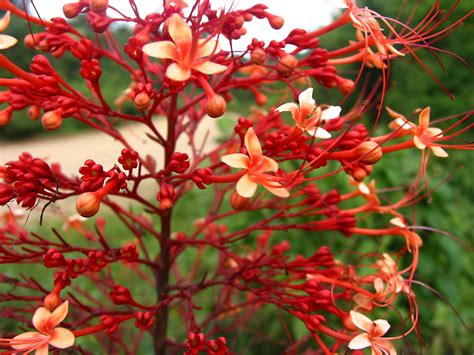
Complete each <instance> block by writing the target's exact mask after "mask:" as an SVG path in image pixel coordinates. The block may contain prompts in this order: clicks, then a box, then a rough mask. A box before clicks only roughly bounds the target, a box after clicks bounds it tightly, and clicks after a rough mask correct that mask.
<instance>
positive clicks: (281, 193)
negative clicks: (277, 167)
mask: <svg viewBox="0 0 474 355" xmlns="http://www.w3.org/2000/svg"><path fill="white" fill-rule="evenodd" d="M278 185H280V183H279V182H275V181H272V182H271V183H270V185H266V184H264V185H263V187H264V188H266V189H267V190H268V191H270V192H271V193H272V194H274V195H275V196H278V197H283V198H286V197H289V196H290V193H289V192H288V190H287V189H285V188H284V187H277V186H278Z"/></svg>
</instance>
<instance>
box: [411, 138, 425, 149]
mask: <svg viewBox="0 0 474 355" xmlns="http://www.w3.org/2000/svg"><path fill="white" fill-rule="evenodd" d="M413 144H414V145H415V147H417V148H418V149H421V150H423V149H425V148H426V144H425V143H423V142H422V141H421V140H420V138H419V137H418V136H414V137H413Z"/></svg>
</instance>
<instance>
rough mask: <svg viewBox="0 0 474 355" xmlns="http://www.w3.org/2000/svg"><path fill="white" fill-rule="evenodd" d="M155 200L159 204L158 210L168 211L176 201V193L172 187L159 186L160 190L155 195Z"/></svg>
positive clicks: (167, 185)
mask: <svg viewBox="0 0 474 355" xmlns="http://www.w3.org/2000/svg"><path fill="white" fill-rule="evenodd" d="M156 199H157V200H158V201H159V202H160V209H162V210H169V209H170V208H172V207H173V203H174V201H175V200H176V192H175V191H174V186H173V185H169V184H165V183H163V184H161V189H160V191H159V192H158V194H157V195H156Z"/></svg>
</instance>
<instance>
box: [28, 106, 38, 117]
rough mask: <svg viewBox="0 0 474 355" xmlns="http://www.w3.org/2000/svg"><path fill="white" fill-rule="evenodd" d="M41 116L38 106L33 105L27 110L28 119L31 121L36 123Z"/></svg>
mask: <svg viewBox="0 0 474 355" xmlns="http://www.w3.org/2000/svg"><path fill="white" fill-rule="evenodd" d="M40 116H41V109H40V107H39V106H38V105H33V106H31V107H30V108H29V109H28V117H29V118H30V120H32V121H37V120H38V119H39V118H40Z"/></svg>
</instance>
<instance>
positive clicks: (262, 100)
mask: <svg viewBox="0 0 474 355" xmlns="http://www.w3.org/2000/svg"><path fill="white" fill-rule="evenodd" d="M254 96H255V102H256V103H257V105H259V106H265V105H266V104H267V101H268V98H267V95H264V94H262V93H261V92H258V91H256V92H255V93H254Z"/></svg>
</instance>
